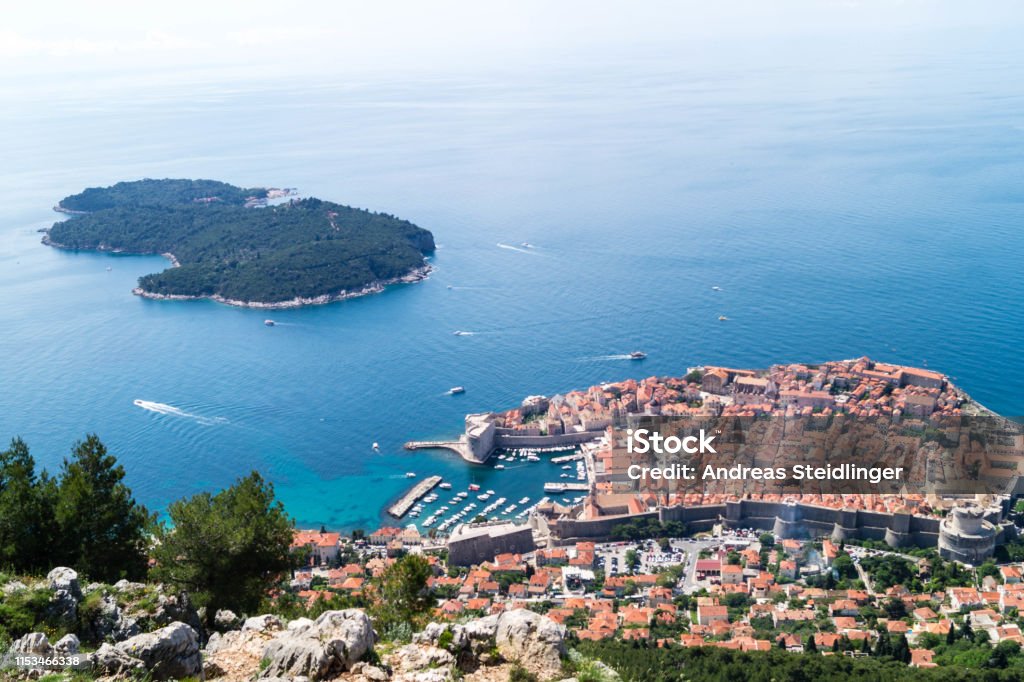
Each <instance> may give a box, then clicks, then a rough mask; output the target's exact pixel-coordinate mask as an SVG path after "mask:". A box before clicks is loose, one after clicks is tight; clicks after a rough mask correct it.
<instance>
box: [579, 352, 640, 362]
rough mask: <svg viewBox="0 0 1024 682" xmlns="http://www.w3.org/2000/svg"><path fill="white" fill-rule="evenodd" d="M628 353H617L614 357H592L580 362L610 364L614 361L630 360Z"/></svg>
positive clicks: (581, 359) (582, 359)
mask: <svg viewBox="0 0 1024 682" xmlns="http://www.w3.org/2000/svg"><path fill="white" fill-rule="evenodd" d="M632 359H633V358H632V356H631V355H630V354H629V353H617V354H615V355H594V356H591V357H587V358H580V362H611V361H614V360H632Z"/></svg>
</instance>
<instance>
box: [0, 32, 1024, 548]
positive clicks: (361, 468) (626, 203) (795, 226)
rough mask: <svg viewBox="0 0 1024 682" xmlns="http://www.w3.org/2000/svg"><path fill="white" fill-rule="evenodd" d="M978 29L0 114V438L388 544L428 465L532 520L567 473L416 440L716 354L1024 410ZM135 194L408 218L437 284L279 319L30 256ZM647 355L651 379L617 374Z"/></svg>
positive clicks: (985, 52)
mask: <svg viewBox="0 0 1024 682" xmlns="http://www.w3.org/2000/svg"><path fill="white" fill-rule="evenodd" d="M974 38H975V40H974V42H972V43H971V44H970V45H968V46H963V49H960V50H958V52H957V54H956V56H955V58H954V57H953V56H950V55H948V54H947V49H948V47H949V40H948V36H936V37H933V38H928V39H923V38H922V39H919V40H917V41H916V42H913V43H906V42H904V41H902V40H893V41H892V42H890V43H880V44H879V45H876V46H873V47H872V49H871V50H866V51H861V50H858V49H851V48H850V47H849V46H835V47H832V46H824V47H823V48H822V49H823V50H824V51H823V52H821V53H820V54H817V55H816V56H815V58H814V59H806V58H804V56H802V55H799V54H791V55H789V56H786V55H784V54H775V53H772V54H746V55H732V58H731V60H729V61H722V62H717V61H715V60H713V59H710V58H709V59H704V60H696V61H690V60H684V59H674V58H672V57H671V56H664V55H655V56H652V57H651V58H646V59H641V58H639V57H635V58H632V59H629V60H620V59H614V60H613V59H611V58H610V57H605V56H598V57H597V58H595V59H594V60H590V61H584V60H581V61H578V62H572V63H566V64H562V65H558V66H557V67H554V66H552V67H551V68H546V69H536V70H528V69H518V70H517V69H514V68H510V69H509V70H508V71H507V72H503V73H500V74H499V73H480V74H470V73H468V72H467V73H463V74H458V75H447V76H445V77H443V78H442V77H436V78H423V77H417V78H416V79H412V78H409V79H403V78H401V77H397V76H395V77H390V78H388V79H380V80H371V79H360V80H352V79H344V78H340V77H339V78H338V79H336V80H327V81H319V82H315V83H307V82H302V81H290V82H272V83H250V82H232V83H231V84H230V85H226V84H222V83H215V82H213V83H205V84H199V85H192V86H181V87H180V89H171V90H166V89H156V88H151V87H147V86H146V85H145V84H142V85H137V86H130V87H129V86H126V87H124V88H120V89H117V90H116V91H104V92H102V93H96V92H89V91H87V90H85V89H82V88H79V89H71V90H62V89H52V90H51V89H45V88H42V89H36V90H31V91H30V92H29V94H27V95H25V96H24V97H19V98H16V101H11V102H5V105H7V104H9V106H5V107H4V108H3V109H0V149H3V150H4V164H3V167H2V169H0V179H2V183H3V187H4V189H5V198H4V201H3V202H2V203H0V325H2V332H0V437H3V438H4V439H6V438H8V437H11V436H14V435H21V436H23V437H24V438H25V439H26V440H27V441H28V442H29V444H30V445H31V446H32V448H33V452H34V454H35V455H36V457H37V459H39V460H40V461H41V462H42V463H43V464H44V465H45V466H47V467H49V468H51V469H55V468H56V467H57V466H59V462H60V459H61V458H62V457H63V456H64V455H65V454H66V452H67V451H68V449H69V447H70V445H71V443H72V442H73V441H74V440H75V439H77V438H80V437H82V436H83V435H84V434H85V433H87V432H96V433H98V434H100V436H101V437H102V438H103V439H104V441H106V442H107V443H108V445H109V446H110V447H111V449H112V450H113V451H114V452H115V453H116V454H117V456H118V457H119V458H120V460H121V461H122V462H123V463H124V465H125V467H126V469H127V470H128V478H129V482H130V484H131V486H132V487H133V489H134V491H135V493H136V495H137V496H138V497H139V498H140V499H141V500H142V501H144V502H145V503H146V504H147V505H150V506H151V507H153V508H156V509H162V508H164V507H165V505H166V504H167V503H168V502H169V501H171V500H173V499H175V498H177V497H180V496H182V495H186V494H191V493H194V492H196V491H199V490H210V489H216V488H218V487H220V486H224V485H226V484H228V483H230V482H231V481H232V480H233V479H234V478H235V477H237V476H239V475H241V474H243V473H246V472H247V471H248V470H249V469H250V468H257V469H259V470H260V471H262V472H263V473H264V474H265V475H267V476H268V477H269V478H271V479H272V480H273V481H274V483H275V484H276V486H277V491H278V493H279V495H280V497H281V498H282V499H283V500H284V501H285V503H286V505H287V507H288V509H289V511H290V512H291V514H292V515H294V516H295V517H296V518H297V520H298V521H299V523H300V524H302V525H319V524H321V523H323V524H326V525H327V526H329V527H334V528H342V529H350V528H355V527H364V528H370V527H374V526H376V525H378V524H379V523H380V522H381V520H382V518H383V517H382V509H383V507H384V506H385V504H386V503H388V502H389V501H391V500H392V499H394V498H395V497H396V496H397V495H399V494H400V493H401V492H402V491H403V490H404V489H405V488H406V487H407V485H408V481H407V479H406V478H405V476H404V474H405V472H406V471H415V472H417V473H418V474H419V475H420V476H425V475H428V474H433V473H438V474H441V475H443V476H445V478H447V479H449V480H451V481H452V482H453V483H454V484H455V489H456V490H459V489H460V488H463V487H464V486H465V485H466V484H468V483H469V482H478V483H480V484H481V485H482V486H483V488H484V489H487V488H494V489H495V490H497V491H498V493H499V494H501V495H503V496H505V497H508V498H509V502H510V503H511V502H514V501H517V500H518V499H519V498H520V497H522V496H524V495H529V496H530V497H532V498H533V499H534V500H536V499H537V498H539V497H540V496H541V495H542V492H541V490H540V486H541V484H542V482H543V481H544V480H551V479H552V477H555V478H556V479H557V473H558V469H557V467H553V466H552V465H547V464H541V465H536V466H530V467H525V468H522V469H515V470H514V469H512V468H511V467H510V468H509V469H508V470H505V471H494V470H493V469H486V468H471V467H468V466H467V465H464V464H463V463H462V462H461V461H459V460H457V459H455V458H454V457H453V456H451V455H449V454H446V453H443V452H419V453H407V452H405V451H403V450H402V448H401V445H402V443H403V442H404V441H406V440H410V439H427V438H434V437H449V436H453V435H455V434H457V433H458V432H460V431H461V425H462V416H463V415H464V414H465V413H467V412H472V411H480V410H486V409H503V408H507V407H512V406H514V405H516V404H518V402H519V400H521V399H522V398H523V397H524V396H526V395H529V394H533V393H545V394H553V393H555V392H559V391H564V390H569V389H572V388H577V387H585V386H588V385H591V384H594V383H597V382H600V381H604V380H617V379H623V378H626V377H630V376H641V377H642V376H648V375H653V374H681V373H683V372H685V370H686V368H687V367H689V366H693V365H696V364H702V363H722V364H728V365H734V366H766V365H768V364H770V363H774V362H786V361H795V360H802V361H815V360H823V359H834V358H847V357H855V356H860V355H870V356H871V357H874V358H876V359H879V360H886V361H894V362H901V363H907V364H914V365H922V364H925V363H926V364H927V366H928V367H931V368H934V369H937V370H941V371H944V372H946V373H948V374H950V375H952V376H954V377H956V380H957V381H958V382H959V383H960V384H961V385H962V386H963V387H964V388H965V389H966V390H968V391H969V392H970V393H972V394H973V395H974V396H975V397H976V398H977V399H978V400H980V401H981V402H983V403H985V404H986V405H988V406H989V407H991V408H993V409H996V410H999V411H1001V412H1004V413H1007V414H1019V413H1021V412H1022V411H1024V405H1022V399H1021V395H1022V394H1024V360H1022V358H1021V355H1020V353H1019V349H1020V347H1021V344H1022V342H1024V312H1022V308H1021V305H1020V298H1021V296H1022V294H1024V281H1022V274H1021V263H1022V262H1024V261H1022V256H1024V234H1022V230H1021V226H1022V218H1024V81H1021V79H1020V78H1018V77H1017V75H1018V74H1017V68H1016V67H1017V65H1019V63H1020V59H1019V57H1020V55H1019V51H1016V48H1011V47H1007V45H1012V43H1010V42H1008V41H1005V40H1004V41H1002V42H1000V41H990V40H986V39H985V36H974ZM11 99H12V100H13V99H15V98H11ZM144 176H149V177H165V176H170V177H210V178H216V179H221V180H225V181H229V182H233V183H236V184H239V185H245V186H250V185H278V186H282V185H283V186H296V187H298V188H300V190H301V191H302V192H303V193H304V194H307V195H314V196H321V197H323V198H325V199H331V200H336V201H341V202H344V203H350V204H353V205H357V206H362V207H366V208H370V209H374V210H384V211H387V212H390V213H394V214H396V215H399V216H401V217H403V218H407V219H409V220H412V221H414V222H416V223H417V224H419V225H421V226H423V227H426V228H428V229H430V230H432V231H433V232H434V234H435V237H436V240H437V242H438V243H439V245H440V248H439V249H438V251H437V254H436V256H435V257H434V259H433V262H434V265H435V266H436V268H437V270H436V273H435V274H434V275H433V276H432V277H431V278H430V279H429V280H428V281H426V282H423V283H420V284H416V285H412V286H404V287H395V288H392V289H390V290H388V291H387V292H386V293H384V294H382V295H378V296H372V297H367V298H363V299H359V300H352V301H347V302H343V303H339V304H334V305H330V306H323V307H313V308H306V309H301V310H289V311H280V312H274V313H273V314H272V316H273V317H274V319H275V320H277V321H278V323H279V324H278V326H276V327H273V328H267V327H265V326H264V325H263V319H264V318H266V317H267V316H268V315H267V313H265V312H260V311H248V310H240V309H235V308H228V307H224V306H220V305H217V304H213V303H208V302H197V303H179V302H174V303H171V302H155V301H147V300H143V299H139V298H137V297H134V296H132V295H131V293H130V290H131V288H132V286H133V285H134V282H135V280H136V278H137V277H138V276H139V275H142V274H145V273H149V272H153V271H155V270H157V269H161V268H163V267H165V265H166V263H165V261H163V259H161V258H156V257H126V256H110V255H102V254H90V253H67V252H61V251H56V250H53V249H49V248H46V247H44V246H41V245H40V244H39V235H38V234H37V232H36V231H37V230H38V229H39V228H41V227H45V226H47V225H48V224H50V223H51V222H52V221H53V220H54V219H55V214H53V213H52V212H51V211H50V206H52V205H53V203H54V202H56V201H57V200H58V199H60V198H61V197H62V196H64V195H67V194H70V193H74V192H77V191H80V190H81V189H82V188H83V187H86V186H90V185H105V184H110V183H113V182H116V181H118V180H122V179H132V178H138V177H144ZM523 242H528V243H530V244H532V245H534V248H522V247H521V246H520V245H521V244H522V243H523ZM499 244H500V245H504V246H505V248H503V247H502V246H499ZM509 247H511V248H509ZM108 267H109V268H110V269H109V271H108ZM712 286H718V287H721V289H722V290H721V291H713V290H712ZM449 287H450V288H449ZM719 315H727V316H728V317H729V318H730V319H729V321H728V322H724V323H723V322H719V321H718V319H717V318H718V316H719ZM454 330H467V331H472V332H475V334H474V335H471V336H454V335H453V334H452V332H453V331H454ZM635 349H641V350H644V351H646V352H647V353H648V359H647V360H645V361H643V363H631V362H629V361H626V360H622V359H619V358H616V357H615V356H617V355H619V354H622V353H627V352H629V351H631V350H635ZM455 385H463V386H465V387H466V393H465V394H464V395H460V396H449V395H446V394H445V392H446V391H447V389H448V388H450V387H451V386H455ZM135 400H143V401H150V402H151V403H159V404H160V405H159V406H156V409H157V410H158V411H152V410H147V409H143V408H140V407H138V406H136V405H135V404H134V403H133V401H135ZM374 441H377V442H379V443H380V444H381V452H380V453H379V454H377V453H374V452H373V451H372V450H371V447H370V445H371V443H373V442H374ZM447 498H448V495H445V494H442V502H443V501H446V500H447ZM478 506H483V505H481V504H479V503H478Z"/></svg>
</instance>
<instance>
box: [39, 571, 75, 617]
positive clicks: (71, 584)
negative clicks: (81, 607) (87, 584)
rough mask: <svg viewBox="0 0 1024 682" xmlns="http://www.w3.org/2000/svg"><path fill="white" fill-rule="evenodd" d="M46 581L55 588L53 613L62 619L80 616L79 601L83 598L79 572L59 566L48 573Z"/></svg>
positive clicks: (51, 602) (52, 603)
mask: <svg viewBox="0 0 1024 682" xmlns="http://www.w3.org/2000/svg"><path fill="white" fill-rule="evenodd" d="M46 581H47V582H48V583H49V585H50V589H51V590H53V598H52V599H51V600H50V606H51V611H52V613H53V615H54V616H56V617H57V618H60V619H62V620H67V621H73V620H75V619H76V618H77V617H78V602H80V601H81V600H82V588H81V586H80V585H79V584H78V573H76V572H75V571H74V570H73V569H70V568H67V567H64V566H59V567H57V568H55V569H53V570H52V571H50V572H49V573H48V574H47V575H46Z"/></svg>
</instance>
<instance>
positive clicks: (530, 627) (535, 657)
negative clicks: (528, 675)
mask: <svg viewBox="0 0 1024 682" xmlns="http://www.w3.org/2000/svg"><path fill="white" fill-rule="evenodd" d="M564 640H565V626H563V625H559V624H558V623H556V622H555V621H553V620H551V619H550V618H548V617H547V616H542V615H540V614H537V613H534V612H533V611H528V610H526V609H515V610H514V611H503V612H502V614H501V616H499V618H498V630H497V633H496V634H495V636H494V643H495V645H496V646H497V647H498V651H499V652H501V655H502V656H504V657H505V658H507V659H509V660H512V661H519V662H520V663H521V664H522V665H524V666H525V667H527V668H529V669H531V670H533V671H534V672H538V673H541V674H545V675H554V674H557V673H558V671H559V670H560V669H561V667H562V656H564V655H565V641H564Z"/></svg>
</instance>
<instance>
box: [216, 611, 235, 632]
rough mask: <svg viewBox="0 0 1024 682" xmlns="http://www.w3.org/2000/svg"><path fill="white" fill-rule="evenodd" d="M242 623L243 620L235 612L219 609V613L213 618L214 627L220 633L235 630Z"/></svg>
mask: <svg viewBox="0 0 1024 682" xmlns="http://www.w3.org/2000/svg"><path fill="white" fill-rule="evenodd" d="M240 622H241V619H239V617H238V616H237V615H236V614H235V612H234V611H231V610H229V609H218V610H217V613H216V614H214V616H213V627H215V628H216V629H217V630H218V631H219V632H226V631H227V630H234V629H235V628H237V627H238V625H239V623H240Z"/></svg>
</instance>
